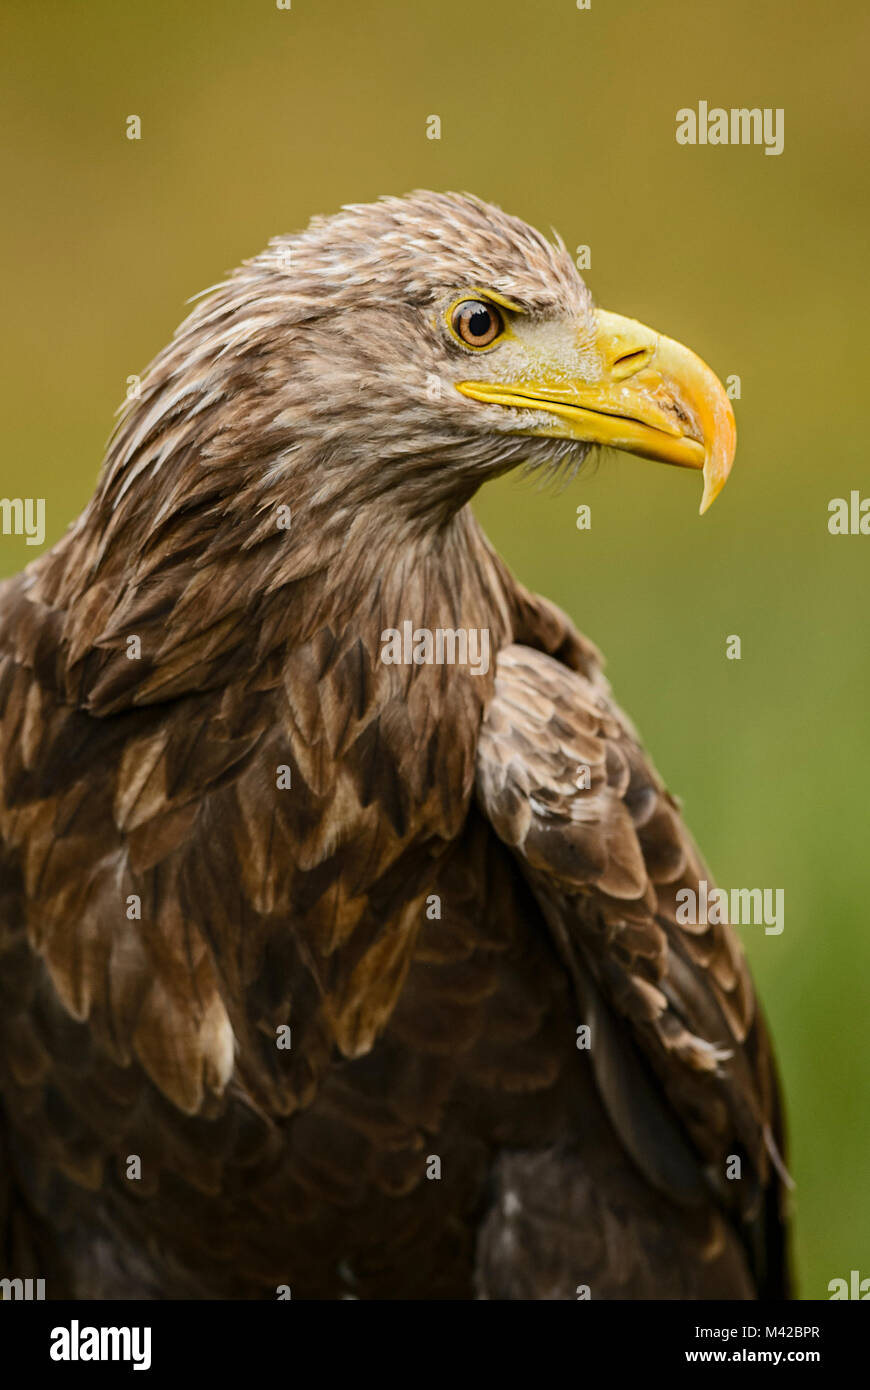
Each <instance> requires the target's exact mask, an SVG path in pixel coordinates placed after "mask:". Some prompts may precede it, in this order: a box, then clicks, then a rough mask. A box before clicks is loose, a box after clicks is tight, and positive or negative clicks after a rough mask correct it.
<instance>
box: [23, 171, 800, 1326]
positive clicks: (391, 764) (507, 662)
mask: <svg viewBox="0 0 870 1390" xmlns="http://www.w3.org/2000/svg"><path fill="white" fill-rule="evenodd" d="M595 446H604V447H614V448H617V449H622V450H626V451H628V452H631V453H634V454H637V455H640V456H641V457H642V458H645V459H652V460H658V461H661V462H664V463H668V464H672V465H676V466H678V467H683V468H688V469H694V470H696V471H698V472H700V473H701V474H702V476H703V483H704V491H703V500H702V504H701V507H702V511H703V510H705V509H706V508H707V507H708V506H709V505H710V504H711V503H712V501H713V500H714V498H715V497H716V495H717V493H718V492H719V490H720V489H721V487H722V486H723V484H724V482H725V480H726V478H727V476H728V473H729V470H730V468H731V464H732V460H733V456H734V449H735V427H734V418H733V414H732V410H731V406H730V403H729V401H728V398H727V395H726V393H725V390H724V388H723V387H722V385H721V384H720V382H719V380H718V379H717V377H716V376H715V375H714V373H713V372H712V371H711V369H710V368H709V367H707V366H706V365H705V364H704V362H702V361H701V359H700V358H699V357H697V356H695V355H694V354H693V353H692V352H690V351H689V350H688V349H687V348H685V347H683V346H681V345H680V344H679V343H677V342H675V341H673V340H672V339H669V338H667V337H665V336H663V335H661V334H659V333H657V332H654V331H652V330H650V329H648V328H646V327H644V326H643V325H641V324H640V323H638V322H636V321H634V320H632V319H629V318H624V317H621V316H620V315H617V314H613V313H609V312H605V311H604V310H601V309H598V308H596V307H595V306H594V303H593V300H592V298H591V295H590V293H589V291H588V289H587V288H586V285H585V284H584V282H583V280H582V279H581V277H580V275H579V273H578V270H577V267H576V266H575V264H574V262H573V260H572V258H571V256H570V255H569V254H568V252H567V250H566V248H565V245H564V243H563V242H562V241H561V240H559V239H558V238H557V237H555V234H554V239H552V240H551V239H548V238H546V237H544V236H543V235H541V234H540V233H539V232H538V231H536V230H534V229H533V228H532V227H530V226H528V225H527V224H526V223H525V222H523V221H521V220H519V219H517V218H515V217H513V216H509V215H507V214H506V213H504V212H503V211H502V210H501V209H500V208H498V207H496V206H493V205H490V204H488V203H486V202H483V201H480V200H478V199H476V198H474V197H471V196H469V195H465V194H462V195H458V194H447V193H433V192H417V193H414V194H412V195H410V196H407V197H388V198H383V199H380V200H378V201H376V202H373V203H370V204H364V205H352V206H347V207H345V208H343V209H342V210H341V211H340V212H339V213H338V214H336V215H335V216H331V217H318V218H315V219H314V220H313V221H312V222H311V223H310V225H309V226H308V228H307V229H306V230H305V231H304V232H302V233H300V234H297V235H292V236H284V237H279V238H277V239H275V240H274V241H272V242H271V243H270V244H269V246H268V247H267V248H266V250H265V251H263V252H262V253H261V254H259V255H257V256H255V257H254V258H253V259H251V260H249V261H247V262H245V263H244V264H243V265H242V266H241V267H239V268H238V269H237V270H236V271H234V272H233V273H232V274H231V275H230V276H229V277H228V278H227V279H226V280H225V281H224V282H223V283H221V284H219V285H217V286H213V287H212V288H211V289H210V290H209V291H206V292H205V295H204V297H200V298H199V299H198V300H197V302H196V303H195V307H194V308H193V310H192V312H191V313H190V314H189V317H188V318H187V319H186V320H185V321H184V322H183V323H182V325H181V327H180V328H179V329H178V330H177V332H176V333H175V336H174V338H173V339H172V341H171V342H170V344H169V346H167V347H166V348H165V349H164V350H163V351H161V352H160V353H159V355H158V356H157V357H156V358H155V360H154V361H153V363H152V364H151V366H150V367H149V369H148V370H147V372H146V373H145V374H144V376H143V378H142V380H141V385H140V387H139V389H138V391H136V392H133V393H132V399H130V400H129V401H128V402H127V403H126V405H125V407H124V408H123V410H122V412H121V415H120V418H119V420H118V422H117V425H116V428H115V430H114V433H113V435H112V438H111V440H110V442H109V445H108V449H107V453H106V457H105V460H104V463H103V467H102V471H101V473H100V477H99V480H98V483H97V485H96V490H95V493H94V495H93V497H92V499H91V500H90V502H89V503H88V505H87V506H86V508H85V510H84V512H83V513H82V515H81V516H80V517H79V519H78V520H77V521H76V522H75V523H74V524H73V525H72V526H71V527H70V529H69V530H68V531H67V532H66V534H65V535H64V536H63V537H62V539H61V540H60V541H59V542H58V543H57V544H56V545H55V546H54V547H53V549H51V550H49V551H48V552H47V553H45V554H43V555H42V556H40V557H39V558H37V559H36V561H35V562H34V563H32V564H30V565H29V566H28V567H27V568H26V569H25V570H24V571H23V573H21V574H20V575H18V576H16V577H14V578H12V579H10V580H8V581H6V583H5V584H4V586H3V587H2V589H0V1259H2V1264H3V1269H2V1270H0V1273H3V1274H7V1275H9V1276H16V1277H20V1278H24V1277H28V1276H31V1277H38V1278H43V1279H45V1281H46V1293H47V1296H48V1297H49V1298H64V1297H73V1298H77V1299H119V1298H149V1299H200V1298H226V1299H263V1298H270V1299H274V1298H276V1297H277V1298H283V1297H292V1298H302V1299H325V1300H333V1299H368V1300H373V1299H374V1300H378V1299H382V1300H393V1299H401V1300H406V1299H407V1300H434V1299H439V1300H441V1299H451V1300H452V1299H458V1300H471V1299H483V1300H493V1299H495V1300H537V1299H546V1300H551V1299H553V1300H559V1299H572V1300H576V1299H578V1298H581V1299H583V1298H592V1299H711V1298H726V1299H755V1298H783V1297H787V1296H788V1272H787V1266H788V1259H787V1253H786V1245H787V1240H786V1231H787V1219H786V1214H785V1206H786V1202H785V1197H786V1189H787V1187H788V1185H789V1182H790V1180H789V1177H788V1173H787V1170H786V1167H785V1161H784V1158H783V1154H784V1152H785V1146H784V1140H783V1133H782V1130H783V1122H782V1116H781V1105H780V1100H779V1095H778V1086H777V1080H776V1071H775V1065H774V1062H773V1060H772V1051H771V1045H770V1043H769V1040H768V1034H767V1031H766V1027H765V1023H764V1021H763V1018H762V1015H761V1012H760V1009H759V1005H758V1003H757V1001H756V997H755V994H754V991H753V986H752V983H751V980H750V977H749V973H748V970H747V966H746V963H745V961H744V957H743V954H742V951H741V947H740V944H739V941H738V939H737V936H736V933H735V932H734V931H733V930H732V928H731V926H729V925H727V924H724V923H714V922H712V921H706V920H702V921H700V922H697V921H696V922H687V921H684V920H682V919H683V918H685V916H686V914H685V913H684V912H681V910H680V906H679V904H680V902H682V901H685V898H684V897H681V896H680V894H681V893H682V892H683V891H684V890H687V889H688V890H692V891H695V892H697V891H698V888H699V884H700V883H701V882H702V881H710V876H709V873H708V871H707V869H706V867H705V865H704V863H703V861H702V859H701V858H700V856H699V854H698V851H697V850H696V848H695V846H694V844H693V842H692V840H691V838H690V835H689V833H688V831H687V830H686V828H685V826H684V824H683V822H682V819H681V815H680V810H679V806H678V803H677V802H676V801H675V799H674V798H673V797H672V796H671V795H670V794H669V793H668V791H667V790H666V788H665V786H664V785H663V783H662V781H661V780H660V778H659V776H658V775H657V773H656V771H655V770H654V768H653V766H652V765H651V763H650V761H649V759H648V757H647V756H646V754H645V752H644V750H643V748H642V747H641V744H640V742H639V740H638V737H637V735H636V733H635V731H634V729H633V727H632V725H631V724H630V723H629V721H628V719H627V718H626V717H625V715H624V714H623V713H622V712H621V711H620V709H619V708H618V707H617V705H616V704H615V703H614V701H613V699H612V697H611V694H610V689H609V686H608V684H607V683H606V681H605V679H604V677H603V675H602V671H601V659H600V657H599V654H598V651H597V650H596V648H595V647H594V646H593V645H592V643H591V642H590V641H588V640H587V639H586V638H585V637H584V636H582V635H581V634H580V633H579V632H578V631H577V630H576V629H575V628H574V626H573V625H572V623H571V621H570V620H569V618H568V617H566V615H565V614H564V613H563V612H561V611H560V610H559V609H558V608H557V607H555V606H554V605H553V604H552V603H551V602H549V601H548V600H547V599H546V598H543V597H539V596H537V595H535V594H533V593H531V592H530V591H528V590H527V589H526V588H524V587H523V585H522V584H520V583H519V582H518V581H517V580H516V579H515V578H514V577H513V576H512V575H511V573H510V572H509V570H508V568H507V567H506V565H505V564H504V563H503V561H502V560H501V559H500V558H499V556H498V555H497V554H496V553H495V551H494V549H493V548H492V547H491V546H490V544H489V543H488V541H487V540H486V538H485V536H484V535H483V533H482V531H481V529H480V527H479V525H478V523H477V521H476V520H475V517H474V515H473V513H472V510H471V507H470V503H471V500H472V498H473V497H474V495H475V493H476V492H477V491H478V489H479V488H480V487H481V486H482V485H483V484H484V483H486V482H487V481H488V480H489V479H492V478H496V477H498V476H499V475H502V474H505V473H506V472H508V471H509V470H511V469H517V468H522V469H523V470H525V471H532V472H534V473H536V474H538V476H539V477H540V478H541V479H545V478H548V477H550V476H553V477H559V478H560V479H570V477H572V476H573V475H574V474H575V473H576V470H577V469H578V467H579V466H580V464H581V463H582V462H583V460H584V459H585V458H586V456H587V454H588V453H589V452H590V450H592V449H594V448H595ZM638 466H640V465H638ZM473 656H474V657H476V659H474V660H473V659H472V657H473ZM712 915H713V914H710V916H712Z"/></svg>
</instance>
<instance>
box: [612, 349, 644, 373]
mask: <svg viewBox="0 0 870 1390" xmlns="http://www.w3.org/2000/svg"><path fill="white" fill-rule="evenodd" d="M654 352H655V348H654V347H642V348H633V349H632V351H631V352H624V353H622V354H621V355H620V356H619V357H617V358H616V360H615V361H614V363H613V366H612V367H611V369H610V371H611V375H612V376H613V377H614V378H615V379H616V380H617V381H621V380H622V379H623V377H627V376H633V375H634V373H635V372H639V371H640V369H641V368H642V367H645V366H646V364H647V362H649V360H650V358H651V357H652V355H653V353H654Z"/></svg>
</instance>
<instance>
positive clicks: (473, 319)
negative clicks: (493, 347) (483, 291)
mask: <svg viewBox="0 0 870 1390" xmlns="http://www.w3.org/2000/svg"><path fill="white" fill-rule="evenodd" d="M450 326H451V328H452V329H453V332H454V333H455V334H456V337H457V338H458V339H459V340H460V342H463V343H465V344H466V345H467V346H468V347H474V348H484V347H489V345H490V343H493V342H495V340H496V338H497V337H498V336H499V334H500V333H501V332H502V330H503V328H504V320H503V319H502V316H501V314H500V313H499V311H498V309H496V307H495V305H494V304H487V303H486V301H485V300H483V299H463V300H462V302H461V303H460V304H457V305H456V306H455V307H454V309H453V310H452V312H451V315H450Z"/></svg>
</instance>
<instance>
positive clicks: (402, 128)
mask: <svg viewBox="0 0 870 1390" xmlns="http://www.w3.org/2000/svg"><path fill="white" fill-rule="evenodd" d="M3 30H4V37H3V52H4V58H3V60H2V62H3V66H4V68H5V69H6V71H5V72H4V75H3V84H2V85H3V95H2V108H0V109H2V130H3V135H4V139H3V147H4V148H3V152H2V169H0V172H2V189H3V194H4V202H5V216H4V218H3V221H2V228H0V238H2V263H3V268H4V279H5V281H6V287H5V294H4V301H5V306H4V331H3V334H2V336H0V358H2V363H0V368H2V370H0V379H2V382H3V387H4V392H5V397H6V400H5V408H4V418H5V420H6V425H5V427H4V439H3V451H2V473H0V494H2V495H8V496H25V495H26V496H42V497H45V498H46V499H47V519H48V536H47V543H51V542H52V541H54V540H55V539H56V538H57V537H58V536H59V535H60V534H61V532H62V531H63V530H64V528H65V527H66V526H67V524H68V523H69V522H70V521H71V520H72V519H73V518H74V517H75V515H76V514H77V513H78V511H79V510H80V509H81V507H82V505H83V504H84V502H85V501H86V499H87V497H88V495H89V493H90V491H91V488H92V486H93V483H94V479H95V476H96V473H97V469H98V466H99V462H100V457H101V453H102V448H103V444H104V441H105V438H106V436H107V433H108V431H109V428H110V426H111V422H112V416H113V412H114V410H115V409H116V407H117V406H118V405H119V403H120V401H121V400H122V399H123V396H124V392H125V380H126V378H127V376H128V375H130V374H131V373H135V372H139V371H141V369H142V368H143V367H144V366H145V364H146V363H147V361H148V360H149V358H150V357H151V356H152V355H153V354H154V353H155V352H156V351H157V350H158V349H159V348H160V347H161V346H162V344H163V343H164V342H165V341H166V339H167V338H168V337H169V336H170V334H171V332H172V330H173V329H174V327H175V326H176V324H177V322H178V321H179V320H180V319H181V318H182V317H183V315H184V313H185V301H186V299H187V298H188V297H189V296H190V295H192V294H194V293H195V292H197V291H198V290H200V289H202V288H204V287H205V286H207V285H209V284H211V283H213V282H214V281H216V280H217V279H219V278H220V277H221V276H222V274H223V273H224V271H225V270H226V269H228V268H229V267H231V266H232V265H234V264H236V263H237V262H238V261H239V260H240V259H242V258H243V257H245V256H248V255H251V254H253V253H255V252H256V251H258V250H259V249H260V248H261V247H262V246H263V245H264V244H265V242H266V241H267V239H268V238H269V237H270V236H272V235H274V234H276V233H278V232H287V231H292V230H294V229H298V228H300V227H301V226H303V225H304V224H305V223H306V222H307V221H308V219H309V217H310V216H311V215H312V214H314V213H318V212H331V211H334V210H335V209H337V208H338V207H339V206H340V204H342V203H344V202H350V201H358V200H368V199H372V198H375V197H377V196H378V195H379V194H382V193H401V192H406V191H408V190H410V189H412V188H417V187H431V188H436V189H444V188H450V189H466V190H470V191H472V192H474V193H477V194H478V195H480V196H481V197H484V198H488V199H491V200H493V201H495V202H498V203H500V204H501V205H502V206H504V207H505V208H506V209H508V210H509V211H511V212H514V213H517V214H519V215H521V216H523V217H525V218H526V219H528V220H529V221H531V222H533V223H535V224H537V225H538V226H540V227H541V228H542V230H545V231H546V230H548V229H549V228H550V227H551V226H553V227H556V228H558V230H559V231H560V232H561V233H562V235H563V236H564V238H565V240H566V242H567V244H568V246H569V247H571V248H574V247H575V246H577V245H578V244H581V243H582V244H588V245H589V246H590V247H591V257H592V263H591V269H590V270H589V271H588V272H586V279H587V281H588V283H589V284H590V286H591V288H592V290H593V293H594V294H595V296H596V298H597V300H598V302H599V303H601V304H603V305H605V306H606V307H607V308H609V309H612V310H616V311H618V312H621V313H625V314H628V315H630V316H632V317H635V318H639V319H641V320H642V321H644V322H647V323H649V324H652V325H653V326H654V327H657V328H659V329H661V330H662V331H664V332H667V333H668V334H670V335H671V336H674V337H677V338H679V339H681V340H682V341H684V342H686V343H688V344H689V345H691V346H692V347H693V348H695V349H696V350H697V351H698V352H699V353H700V354H701V355H702V356H703V357H705V358H706V359H707V360H708V361H709V362H710V363H711V365H712V366H713V367H714V368H715V369H716V370H717V371H718V372H719V374H720V375H721V376H722V377H723V378H724V377H725V376H727V375H730V374H732V373H737V374H738V375H739V376H740V378H741V381H742V399H741V400H739V401H737V402H735V410H736V414H737V421H738V431H739V449H738V456H737V464H736V466H735V470H734V473H733V475H732V478H731V481H730V483H729V486H728V487H727V489H726V491H725V493H724V494H723V496H722V497H721V498H720V500H719V501H718V502H717V503H716V505H715V507H714V508H713V510H712V511H711V512H710V513H709V514H708V515H707V516H705V517H704V518H703V519H699V518H698V516H697V508H698V503H699V500H700V484H699V480H698V479H697V478H696V477H695V476H694V475H691V474H684V473H682V472H678V471H677V470H669V469H664V468H659V467H653V466H651V465H649V464H647V463H644V462H641V461H640V460H636V459H631V458H628V457H626V456H622V455H615V454H610V455H606V456H604V457H603V458H602V459H601V461H600V463H599V464H598V465H597V467H593V468H591V469H589V471H587V472H585V473H583V474H582V475H581V477H580V479H579V480H578V481H576V482H575V483H574V484H573V485H572V486H571V488H570V489H569V490H568V491H565V492H563V493H562V494H561V495H553V494H552V493H551V494H542V493H540V491H538V490H537V489H536V486H535V485H534V484H533V483H529V482H522V481H520V480H519V479H516V478H509V479H507V480H504V481H502V482H501V483H499V484H497V485H494V486H492V487H490V488H489V489H488V490H487V491H485V493H484V494H483V495H482V496H481V497H480V498H479V499H478V503H477V510H478V513H479V515H480V517H481V519H482V521H483V523H484V525H485V527H486V529H487V530H488V532H489V534H490V536H491V537H492V539H493V541H494V542H495V544H496V545H497V547H498V548H499V550H500V551H501V552H502V554H504V555H505V556H506V558H507V559H508V560H509V562H510V563H511V564H512V565H513V567H514V569H515V570H516V572H517V573H518V574H519V576H520V577H521V578H522V579H523V580H524V581H525V582H526V583H527V584H529V585H530V586H531V587H532V588H534V589H538V590H541V591H543V592H545V593H547V594H549V595H550V596H551V597H553V598H554V599H556V601H557V602H559V603H560V604H561V605H562V606H563V607H564V608H565V609H567V610H568V612H569V613H570V614H571V615H572V617H573V618H574V619H575V620H576V621H577V623H578V624H579V626H580V627H581V628H582V629H583V630H584V631H586V632H587V633H588V634H589V636H591V637H592V638H593V640H595V641H596V642H597V643H598V644H599V646H601V647H602V648H603V650H604V652H605V654H606V656H607V659H608V672H609V675H610V678H611V680H612V682H613V684H614V686H615V690H616V694H617V696H618V698H619V700H620V702H621V703H622V704H623V706H624V707H625V708H626V709H627V710H628V711H629V712H630V714H631V715H632V717H633V718H634V719H635V720H636V722H637V724H638V725H639V727H640V730H641V732H642V734H643V736H644V738H645V741H646V742H647V745H648V746H649V748H650V749H651V750H652V752H653V754H654V756H655V759H656V762H657V764H658V766H659V768H660V770H661V772H662V773H663V775H664V776H665V777H666V778H667V780H668V782H669V784H670V786H671V787H672V789H673V790H674V791H675V792H677V793H678V794H679V795H680V796H681V797H682V798H683V801H684V806H685V813H686V816H687V819H688V821H689V824H690V825H691V827H692V829H693V831H694V833H695V835H696V837H697V838H698V839H699V841H700V842H701V844H702V846H703V847H704V849H705V852H706V855H707V858H708V860H709V862H710V865H711V868H712V870H713V872H714V874H715V875H716V876H717V877H718V879H719V882H720V883H721V884H723V885H725V886H729V887H730V886H746V887H753V886H766V887H771V888H773V887H784V888H785V890H786V897H785V905H786V917H785V930H784V932H783V934H782V935H781V936H765V935H764V934H763V933H762V931H761V929H760V928H752V927H748V928H744V929H743V937H744V940H745V943H746V948H747V951H748V953H749V955H750V957H751V961H752V965H753V968H754V971H755V974H756V978H757V981H758V985H759V989H760V992H761V995H762V997H763V999H764V1001H765V1006H766V1009H767V1012H768V1014H769V1016H770V1019H771V1022H772V1025H773V1031H774V1034H775V1037H776V1041H777V1045H778V1051H779V1056H780V1061H781V1065H782V1069H783V1073H784V1079H785V1088H786V1093H787V1097H788V1109H789V1114H790V1129H791V1136H792V1140H791V1167H792V1169H793V1172H794V1175H795V1177H796V1179H797V1183H798V1188H797V1192H796V1195H795V1210H796V1218H797V1228H796V1229H797V1265H798V1271H799V1279H800V1291H801V1294H802V1295H803V1296H804V1297H808V1298H819V1297H821V1298H824V1297H827V1285H828V1281H829V1280H831V1279H833V1278H837V1277H845V1278H848V1276H849V1271H850V1270H851V1269H860V1270H861V1273H862V1275H863V1276H865V1277H866V1276H870V1240H868V1235H870V1184H868V1181H867V1174H868V1158H870V1105H868V1061H867V1042H866V1018H867V1006H868V983H867V982H868V977H870V934H868V930H867V925H866V901H867V882H868V863H870V847H868V843H867V840H868V816H867V767H868V741H870V736H868V721H867V719H866V717H865V703H866V701H867V696H868V692H870V642H868V625H867V620H866V615H865V611H864V608H865V603H866V595H867V573H868V559H870V537H863V538H862V537H852V536H847V537H832V536H830V535H829V534H828V531H827V504H828V501H829V500H830V499H831V498H833V497H836V496H846V497H847V496H848V494H849V492H850V490H851V489H852V488H859V489H860V488H862V487H863V490H864V491H865V492H866V493H867V494H870V477H868V469H867V465H866V457H867V440H866V434H867V421H866V414H867V403H866V400H867V367H868V332H867V324H868V304H867V277H866V271H865V261H866V235H867V213H868V186H867V174H866V164H867V149H868V136H870V131H868V125H870V119H868V103H867V100H866V71H865V64H866V56H865V55H866V52H867V50H868V40H870V11H868V10H867V7H866V5H865V4H864V3H863V0H841V2H840V3H839V4H838V5H837V6H836V7H835V6H831V5H827V6H820V5H819V4H818V3H816V0H770V2H769V3H767V4H765V5H763V6H761V5H759V4H758V3H757V0H730V3H729V4H728V5H722V4H720V3H716V4H713V3H699V0H660V2H659V3H656V4H651V3H649V0H623V2H622V3H606V0H592V8H591V10H589V11H588V12H581V11H578V10H577V8H576V4H575V0H536V3H535V4H534V5H532V4H529V3H527V0H438V3H427V4H419V5H412V4H410V3H408V0H372V2H371V3H364V2H363V0H292V9H291V10H289V11H281V10H278V9H277V8H276V6H275V3H274V0H259V3H251V0H208V3H206V0H194V3H185V4H184V5H177V4H174V3H169V0H165V2H164V3H142V4H140V5H137V6H132V5H119V4H118V3H117V0H90V2H89V3H88V4H87V5H73V6H71V5H66V4H60V3H51V0H43V3H40V4H38V5H34V4H32V3H23V0H21V2H20V3H18V2H16V0H13V2H12V3H10V0H6V4H5V6H4V18H3ZM699 99H703V100H706V101H708V103H709V104H710V105H711V106H713V105H721V106H725V107H732V106H761V107H783V108H784V110H785V150H784V153H783V154H782V155H781V156H779V157H771V156H766V155H765V154H764V152H763V149H762V148H761V147H734V148H732V147H711V146H708V147H706V148H704V147H695V148H690V147H683V146H679V145H677V143H676V140H675V136H674V132H675V113H676V111H677V109H678V108H680V107H683V106H696V105H697V102H698V100H699ZM131 114H136V115H139V116H140V117H141V120H142V139H141V141H139V142H132V141H129V140H127V139H126V137H125V121H126V117H127V116H128V115H131ZM431 114H437V115H439V116H440V117H441V121H442V138H441V140H440V141H438V142H436V141H430V140H428V139H426V135H425V125H426V117H427V116H429V115H431ZM580 502H586V503H588V504H589V505H590V506H591V508H592V529H591V531H589V532H580V531H578V530H577V529H576V526H575V508H576V507H577V505H578V504H579V503H580ZM33 556H34V549H33V548H31V547H27V546H25V544H24V542H23V540H22V539H19V538H15V537H5V538H0V573H3V574H8V573H12V572H14V571H15V570H18V569H20V568H21V567H22V566H23V565H24V564H25V563H26V562H27V561H29V560H31V559H32V558H33ZM732 633H736V634H738V635H740V637H741V638H742V643H743V657H742V660H741V661H739V662H736V661H727V660H726V659H725V639H726V637H727V636H728V635H729V634H732Z"/></svg>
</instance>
